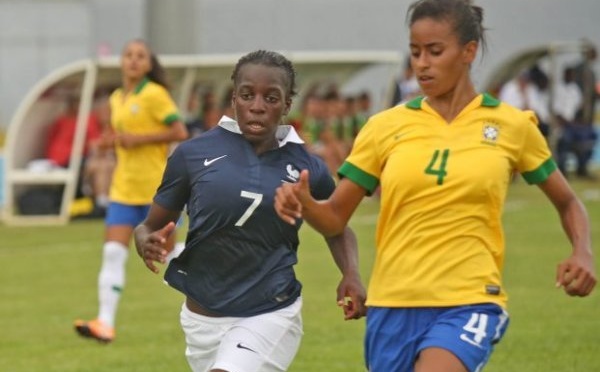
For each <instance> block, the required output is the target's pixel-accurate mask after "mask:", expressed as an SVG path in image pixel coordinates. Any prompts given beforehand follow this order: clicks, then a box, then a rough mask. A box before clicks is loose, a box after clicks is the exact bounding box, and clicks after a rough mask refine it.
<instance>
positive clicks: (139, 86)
mask: <svg viewBox="0 0 600 372" xmlns="http://www.w3.org/2000/svg"><path fill="white" fill-rule="evenodd" d="M149 81H150V79H149V78H148V77H147V76H144V78H143V79H142V81H140V82H139V83H138V85H137V87H135V89H134V90H133V93H135V94H138V93H139V92H141V91H142V89H144V87H145V86H146V84H148V82H149Z"/></svg>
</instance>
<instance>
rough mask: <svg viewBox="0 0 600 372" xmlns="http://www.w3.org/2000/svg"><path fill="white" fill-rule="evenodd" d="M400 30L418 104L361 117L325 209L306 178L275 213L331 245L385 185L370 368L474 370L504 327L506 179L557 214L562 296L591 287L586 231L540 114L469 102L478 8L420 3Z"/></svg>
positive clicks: (484, 97)
mask: <svg viewBox="0 0 600 372" xmlns="http://www.w3.org/2000/svg"><path fill="white" fill-rule="evenodd" d="M407 19H408V20H409V25H410V37H409V39H410V51H411V63H412V66H413V68H414V71H415V73H416V75H417V80H418V81H419V84H420V87H421V90H422V91H423V94H424V97H418V98H415V99H413V100H412V101H409V102H407V103H406V104H403V105H399V106H396V107H393V108H390V109H388V110H386V111H383V112H381V113H379V114H376V115H374V116H372V117H371V118H370V119H369V122H368V123H367V124H366V125H365V127H364V128H363V129H362V131H361V132H360V133H359V135H358V138H357V139H356V142H355V143H354V147H353V149H352V152H351V153H350V156H349V157H348V158H347V159H346V161H345V163H344V164H343V165H342V166H341V168H340V169H339V174H340V176H341V177H342V178H341V180H340V182H339V183H338V186H337V187H336V189H335V191H334V192H333V194H332V195H331V196H330V197H329V198H328V199H327V200H319V201H316V200H314V199H313V198H312V197H311V196H310V194H309V189H310V188H309V185H308V182H309V180H310V177H309V173H310V172H309V171H307V170H303V171H302V172H301V173H300V177H299V182H298V183H294V184H286V183H284V184H282V185H281V186H280V187H279V189H278V190H277V194H276V198H275V210H276V211H277V213H278V214H279V215H280V217H282V218H283V219H284V220H285V221H288V223H290V224H292V225H293V224H295V223H296V220H297V219H298V218H304V219H305V220H306V221H307V222H308V223H309V224H310V225H311V226H313V227H314V228H315V229H317V230H318V231H319V232H321V233H322V234H324V235H325V236H329V235H334V234H339V232H340V231H342V229H343V228H344V226H346V224H347V223H348V221H349V219H350V217H351V216H352V214H353V212H354V211H355V210H356V208H357V206H358V205H359V203H360V202H361V200H362V199H363V197H364V196H365V195H367V194H371V193H373V192H374V191H375V189H376V187H377V186H378V184H379V183H380V182H381V202H380V207H381V211H380V213H379V218H378V221H377V235H376V253H375V254H376V256H375V262H374V267H373V271H372V276H371V279H370V281H369V282H370V283H369V289H368V295H367V305H368V312H367V317H366V320H367V330H366V339H365V348H366V350H365V356H366V365H367V369H368V370H370V371H374V372H388V371H453V372H463V371H470V372H475V371H481V370H482V368H483V367H484V366H485V364H486V363H487V361H488V359H489V357H490V355H491V353H492V351H493V349H494V345H495V344H496V343H497V342H499V341H500V339H501V338H502V336H503V334H504V332H505V329H506V327H507V325H508V313H507V312H506V306H507V294H506V290H505V288H504V285H503V283H502V272H503V269H504V268H503V265H504V250H505V246H504V244H505V241H504V232H503V229H502V211H503V204H504V202H505V200H506V194H507V191H508V186H509V185H510V180H511V177H512V173H513V171H514V170H516V171H519V172H520V173H521V174H522V175H523V177H524V178H525V180H526V181H527V182H528V183H530V184H536V185H538V187H539V188H540V189H541V191H542V192H543V193H544V194H545V195H546V196H547V197H548V199H549V200H550V201H551V202H552V204H553V205H554V206H555V208H556V210H557V212H558V214H559V216H560V219H561V222H562V226H563V229H564V232H565V234H566V235H567V237H568V241H569V243H570V245H571V247H570V248H571V252H570V254H569V255H568V257H566V259H564V260H563V261H562V262H561V263H560V264H559V265H558V267H557V270H556V277H555V278H554V280H555V282H556V283H557V286H560V287H563V289H564V291H565V292H566V294H568V295H570V296H587V295H589V294H590V293H591V292H592V290H593V288H594V286H595V284H596V274H595V271H594V270H595V269H594V260H593V254H592V242H591V237H590V223H589V220H588V217H587V213H586V210H585V207H584V206H583V204H582V203H581V201H580V200H578V198H577V196H576V195H575V193H574V192H573V190H572V189H571V188H570V187H569V184H568V183H567V182H566V180H565V178H564V177H563V175H562V174H561V172H560V171H559V170H557V167H556V164H555V163H554V161H553V159H552V154H551V153H550V150H549V148H548V145H547V143H546V140H545V139H544V137H543V136H542V134H541V133H540V131H539V130H538V128H537V122H536V119H535V115H533V114H532V113H531V112H527V111H525V112H523V111H521V110H519V109H516V108H515V107H513V106H511V105H508V104H505V103H503V102H501V101H499V100H497V99H495V98H494V97H492V96H490V95H488V94H481V93H478V92H477V91H476V90H475V86H474V84H473V82H472V80H471V77H470V71H471V65H472V63H473V62H474V61H475V59H476V56H477V52H478V49H479V47H480V46H481V47H483V46H484V45H485V37H484V30H485V29H484V27H483V24H482V22H483V9H482V8H480V7H478V6H475V5H473V4H472V1H470V0H419V1H416V2H414V3H412V5H411V6H410V8H409V14H408V17H407ZM481 164H485V166H481ZM573 321H577V320H576V319H574V320H573Z"/></svg>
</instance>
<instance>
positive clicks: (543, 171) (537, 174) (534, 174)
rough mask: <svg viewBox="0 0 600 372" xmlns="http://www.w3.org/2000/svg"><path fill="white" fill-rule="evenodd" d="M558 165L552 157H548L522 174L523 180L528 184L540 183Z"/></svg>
mask: <svg viewBox="0 0 600 372" xmlns="http://www.w3.org/2000/svg"><path fill="white" fill-rule="evenodd" d="M557 168H558V167H557V166H556V162H554V159H552V158H550V159H548V160H546V161H545V162H543V163H542V165H540V166H539V167H538V168H537V169H535V170H532V171H530V172H525V173H523V174H522V176H523V178H524V179H525V181H526V182H527V183H528V184H530V185H535V184H538V183H542V182H544V181H546V180H547V179H548V177H549V176H550V174H552V172H554V171H555V170H556V169H557Z"/></svg>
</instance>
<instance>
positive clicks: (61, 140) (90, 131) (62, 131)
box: [46, 95, 100, 168]
mask: <svg viewBox="0 0 600 372" xmlns="http://www.w3.org/2000/svg"><path fill="white" fill-rule="evenodd" d="M78 113H79V98H78V97H76V96H75V95H69V96H68V97H67V106H66V108H65V111H64V112H63V113H62V114H61V115H60V116H59V117H57V118H56V120H55V121H54V122H53V123H52V124H51V126H50V131H49V133H48V142H47V144H46V158H47V159H49V160H50V161H52V163H53V165H55V166H58V167H61V168H68V167H69V163H70V161H71V151H72V149H73V141H74V140H75V128H76V126H77V116H78ZM99 136H100V126H99V124H98V119H97V117H96V115H95V114H94V113H90V115H89V117H88V125H87V132H86V136H85V143H84V149H83V154H84V157H85V156H86V155H87V153H88V151H89V145H90V143H91V142H92V141H93V140H95V139H96V138H98V137H99Z"/></svg>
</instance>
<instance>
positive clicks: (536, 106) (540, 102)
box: [527, 65, 551, 138]
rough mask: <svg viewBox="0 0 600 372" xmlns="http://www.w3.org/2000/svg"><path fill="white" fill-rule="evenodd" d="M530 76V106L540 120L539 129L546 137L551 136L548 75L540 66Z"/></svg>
mask: <svg viewBox="0 0 600 372" xmlns="http://www.w3.org/2000/svg"><path fill="white" fill-rule="evenodd" d="M528 76H529V89H528V91H527V92H528V95H529V105H530V108H531V110H533V112H535V114H536V115H537V118H538V120H539V124H538V126H539V128H540V131H541V132H542V134H543V135H544V137H546V138H548V136H549V135H550V120H551V117H550V92H549V90H550V86H549V83H550V82H549V79H548V75H546V73H545V72H544V71H542V70H541V69H540V68H539V66H538V65H534V66H533V67H532V68H531V69H529V72H528Z"/></svg>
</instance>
